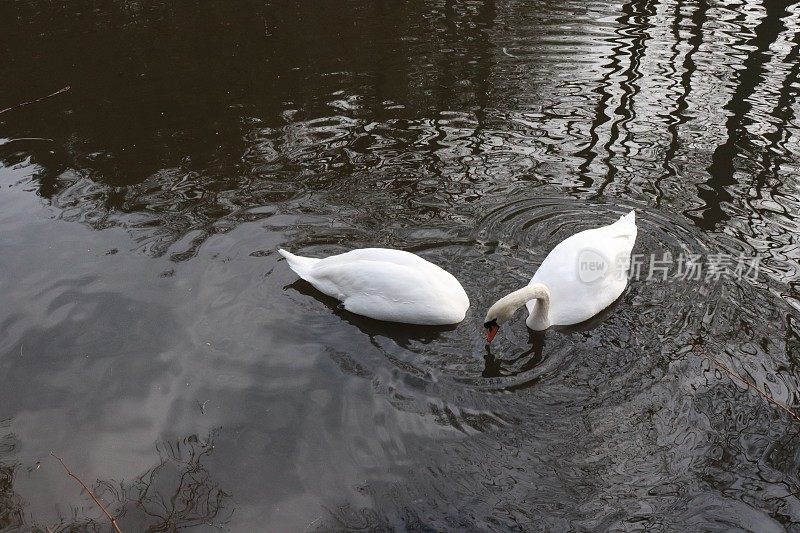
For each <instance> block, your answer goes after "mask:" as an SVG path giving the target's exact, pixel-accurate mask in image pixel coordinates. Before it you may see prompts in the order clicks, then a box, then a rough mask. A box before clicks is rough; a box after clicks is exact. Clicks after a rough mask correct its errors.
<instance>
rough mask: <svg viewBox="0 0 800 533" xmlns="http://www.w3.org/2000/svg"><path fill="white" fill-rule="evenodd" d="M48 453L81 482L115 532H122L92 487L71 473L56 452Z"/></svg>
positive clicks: (72, 476) (73, 477)
mask: <svg viewBox="0 0 800 533" xmlns="http://www.w3.org/2000/svg"><path fill="white" fill-rule="evenodd" d="M50 455H52V456H53V457H55V458H56V459H58V462H59V463H61V466H63V467H64V470H66V471H67V474H69V476H70V477H71V478H72V479H74V480H75V481H77V482H78V483H80V484H81V487H83V490H85V491H86V492H87V493H88V494H89V496H91V497H92V499H93V500H94V503H96V504H97V506H98V507H99V508H100V509H101V510H102V511H103V513H105V515H106V516H107V517H108V519H109V520H111V525H112V526H113V527H114V531H116V532H117V533H122V530H121V529H120V528H119V526H118V525H117V519H116V518H114V517H113V516H111V513H109V512H108V509H106V506H105V505H103V504H102V503H101V502H100V499H99V498H98V497H97V496H96V495H95V493H94V492H92V489H90V488H89V487H87V486H86V483H84V482H83V481H81V478H79V477H78V476H76V475H75V474H73V473H72V472H71V471H70V469H69V468H67V465H66V464H64V461H63V459H61V457H59V456H57V455H56V454H54V453H53V452H50Z"/></svg>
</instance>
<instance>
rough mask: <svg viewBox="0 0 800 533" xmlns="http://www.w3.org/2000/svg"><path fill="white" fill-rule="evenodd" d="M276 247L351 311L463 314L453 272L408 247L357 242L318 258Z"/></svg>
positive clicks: (386, 316)
mask: <svg viewBox="0 0 800 533" xmlns="http://www.w3.org/2000/svg"><path fill="white" fill-rule="evenodd" d="M278 252H279V253H280V254H281V255H282V256H283V257H285V258H286V261H287V262H288V263H289V268H291V269H292V270H294V272H295V273H296V274H297V275H298V276H300V277H301V278H303V279H304V280H306V281H307V282H309V283H311V284H312V285H313V286H314V287H316V288H317V289H319V290H320V291H321V292H323V293H325V294H327V295H328V296H332V297H334V298H336V299H337V300H339V301H341V302H342V305H343V307H344V309H346V310H348V311H350V312H351V313H355V314H357V315H364V316H367V317H370V318H375V319H378V320H388V321H390V322H403V323H406V324H425V325H444V324H457V323H458V322H461V321H462V320H464V315H465V314H466V312H467V309H468V308H469V298H468V297H467V293H465V292H464V289H463V288H462V287H461V284H460V283H459V282H458V280H457V279H456V278H454V277H453V276H452V275H451V274H450V273H449V272H446V271H445V270H442V269H441V268H439V267H438V266H436V265H434V264H433V263H430V262H428V261H426V260H424V259H422V258H421V257H419V256H418V255H415V254H412V253H410V252H404V251H402V250H390V249H387V248H363V249H360V250H352V251H350V252H346V253H343V254H339V255H333V256H331V257H326V258H324V259H313V258H310V257H300V256H297V255H294V254H291V253H289V252H287V251H285V250H278Z"/></svg>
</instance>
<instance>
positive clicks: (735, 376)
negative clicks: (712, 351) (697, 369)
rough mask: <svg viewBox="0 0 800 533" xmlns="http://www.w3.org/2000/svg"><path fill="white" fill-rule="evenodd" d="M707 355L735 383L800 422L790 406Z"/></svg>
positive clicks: (798, 416) (799, 416) (799, 417)
mask: <svg viewBox="0 0 800 533" xmlns="http://www.w3.org/2000/svg"><path fill="white" fill-rule="evenodd" d="M707 355H708V357H709V358H710V359H711V361H713V362H714V364H715V365H717V367H719V369H720V370H722V371H723V372H725V373H726V374H727V375H728V377H730V378H731V379H733V380H734V381H738V382H739V383H741V384H743V385H745V386H746V387H747V388H749V389H752V390H754V391H755V392H756V393H757V394H758V395H759V396H761V397H762V398H764V399H765V400H767V401H768V402H769V403H771V404H772V405H774V406H775V407H777V408H778V409H781V410H782V411H785V412H786V413H787V414H788V415H789V416H791V417H792V418H794V419H795V420H797V421H798V422H800V415H798V414H797V413H795V412H794V411H792V410H791V409H789V407H788V406H786V405H784V404H782V403H781V402H779V401H777V400H776V399H774V398H773V397H772V396H770V395H769V394H767V393H766V392H764V391H762V390H761V389H759V388H758V386H756V384H755V383H751V382H750V381H748V380H746V379H744V378H743V377H742V376H740V375H739V374H737V373H736V372H734V371H733V370H731V369H730V368H728V367H727V366H725V365H724V364H722V363H721V362H720V361H719V360H718V359H717V358H716V357H714V356H713V355H709V354H707Z"/></svg>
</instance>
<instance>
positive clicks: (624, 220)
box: [612, 211, 637, 238]
mask: <svg viewBox="0 0 800 533" xmlns="http://www.w3.org/2000/svg"><path fill="white" fill-rule="evenodd" d="M612 226H613V227H614V228H615V229H618V230H619V232H618V234H617V237H634V238H635V237H636V233H637V231H636V211H631V212H630V213H628V214H627V215H622V216H621V217H619V220H617V221H616V222H615V223H614V224H612Z"/></svg>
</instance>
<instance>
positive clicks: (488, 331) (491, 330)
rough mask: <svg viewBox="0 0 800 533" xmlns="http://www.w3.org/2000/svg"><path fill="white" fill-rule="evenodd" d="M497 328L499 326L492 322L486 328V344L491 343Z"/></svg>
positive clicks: (498, 328)
mask: <svg viewBox="0 0 800 533" xmlns="http://www.w3.org/2000/svg"><path fill="white" fill-rule="evenodd" d="M499 330H500V326H498V325H497V324H492V325H491V326H489V327H488V328H486V344H491V342H492V341H493V340H494V337H495V335H497V332H498V331H499Z"/></svg>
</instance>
